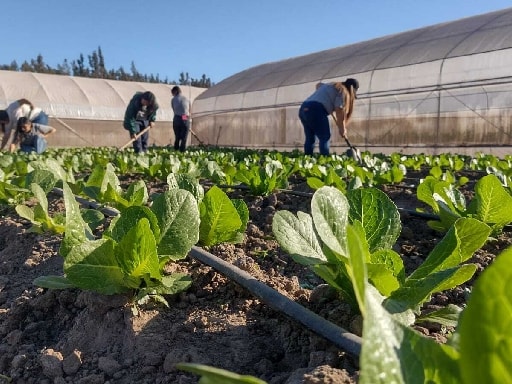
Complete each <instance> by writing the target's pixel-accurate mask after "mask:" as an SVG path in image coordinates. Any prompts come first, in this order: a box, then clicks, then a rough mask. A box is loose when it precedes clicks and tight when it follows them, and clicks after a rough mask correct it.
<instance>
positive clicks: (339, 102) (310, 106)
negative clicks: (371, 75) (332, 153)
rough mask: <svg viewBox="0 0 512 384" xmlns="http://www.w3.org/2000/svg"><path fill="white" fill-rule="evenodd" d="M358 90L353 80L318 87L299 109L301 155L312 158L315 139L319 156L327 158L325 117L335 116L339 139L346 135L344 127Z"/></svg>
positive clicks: (319, 84)
mask: <svg viewBox="0 0 512 384" xmlns="http://www.w3.org/2000/svg"><path fill="white" fill-rule="evenodd" d="M358 88H359V82H358V81H357V80H356V79H351V78H349V79H347V80H345V81H344V82H337V83H326V84H324V83H318V84H317V86H316V90H315V92H314V93H313V94H312V95H311V96H309V97H308V98H307V99H306V100H305V101H304V102H303V103H302V105H301V106H300V109H299V119H300V121H301V122H302V125H303V127H304V135H305V142H304V154H306V155H312V154H313V149H314V147H315V141H316V138H318V143H319V150H320V154H322V155H328V154H329V144H330V140H331V128H330V126H329V115H331V114H335V116H336V119H335V120H336V125H337V126H338V130H339V133H340V135H341V137H346V135H347V125H348V122H349V120H350V117H351V116H352V112H353V110H354V100H355V99H356V98H357V96H356V93H357V90H358Z"/></svg>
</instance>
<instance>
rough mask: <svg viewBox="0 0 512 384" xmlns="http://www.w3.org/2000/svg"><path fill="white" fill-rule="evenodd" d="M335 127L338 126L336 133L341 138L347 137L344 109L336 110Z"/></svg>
mask: <svg viewBox="0 0 512 384" xmlns="http://www.w3.org/2000/svg"><path fill="white" fill-rule="evenodd" d="M335 113H336V119H335V120H336V125H337V126H338V131H339V133H340V135H341V137H346V136H347V119H346V114H345V108H343V107H342V108H336V109H335Z"/></svg>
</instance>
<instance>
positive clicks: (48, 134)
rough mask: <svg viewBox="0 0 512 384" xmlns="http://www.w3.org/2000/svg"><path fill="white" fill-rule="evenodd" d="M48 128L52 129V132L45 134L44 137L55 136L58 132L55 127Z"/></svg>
mask: <svg viewBox="0 0 512 384" xmlns="http://www.w3.org/2000/svg"><path fill="white" fill-rule="evenodd" d="M48 128H50V130H49V131H48V132H46V133H43V137H48V136H50V135H53V134H54V133H55V132H56V131H57V128H54V127H48Z"/></svg>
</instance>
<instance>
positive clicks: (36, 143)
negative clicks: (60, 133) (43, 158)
mask: <svg viewBox="0 0 512 384" xmlns="http://www.w3.org/2000/svg"><path fill="white" fill-rule="evenodd" d="M55 131H56V129H55V128H53V127H50V126H48V125H43V124H39V123H33V122H32V121H30V119H29V118H28V117H20V118H19V119H18V124H17V127H16V132H15V133H14V138H13V140H12V143H11V146H10V150H11V152H14V151H15V150H16V146H17V145H19V146H20V150H21V151H22V152H26V153H30V152H36V153H42V152H44V151H45V150H46V147H47V146H48V143H47V142H46V139H45V138H46V137H48V136H49V135H51V134H52V133H54V132H55Z"/></svg>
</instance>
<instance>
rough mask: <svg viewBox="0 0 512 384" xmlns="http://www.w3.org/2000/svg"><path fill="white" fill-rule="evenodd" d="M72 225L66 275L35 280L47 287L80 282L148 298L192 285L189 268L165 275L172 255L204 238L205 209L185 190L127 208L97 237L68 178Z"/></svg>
mask: <svg viewBox="0 0 512 384" xmlns="http://www.w3.org/2000/svg"><path fill="white" fill-rule="evenodd" d="M63 190H64V201H65V204H66V225H65V234H64V239H63V240H62V243H61V247H60V249H59V253H60V254H61V256H62V257H63V258H64V276H43V277H39V278H37V279H36V280H35V281H34V283H35V284H36V285H39V286H41V287H46V288H69V287H77V288H80V289H85V290H92V291H96V292H98V293H102V294H107V295H110V294H118V293H130V292H132V294H133V295H134V297H137V298H139V299H140V300H143V299H144V298H145V297H146V296H148V295H149V296H151V297H153V298H155V299H157V300H159V301H161V302H165V300H164V299H163V297H162V296H161V295H162V294H171V293H176V292H179V291H181V290H184V289H186V288H187V287H188V286H189V285H190V283H191V280H190V278H189V277H188V276H185V275H183V274H172V275H164V274H163V267H164V265H165V264H166V263H167V262H168V261H169V260H179V259H183V258H185V257H186V255H187V254H188V252H189V251H190V249H191V248H192V246H193V245H194V244H195V243H196V242H197V240H198V232H199V211H198V208H197V202H196V201H195V199H194V197H193V196H192V195H191V194H190V193H189V192H187V191H185V190H171V191H167V192H165V193H163V194H161V195H158V196H157V197H156V198H155V199H154V200H153V204H152V206H151V209H150V208H147V207H143V206H132V207H129V208H127V209H126V210H124V211H122V212H121V213H120V215H118V216H117V217H116V218H115V219H114V220H112V222H111V224H110V226H109V228H108V229H107V230H106V231H105V232H104V233H103V235H102V237H101V238H100V239H94V237H93V235H92V233H91V231H90V228H89V226H88V225H87V224H86V223H85V221H84V220H83V219H82V217H81V216H80V212H79V207H78V203H77V202H76V201H75V199H74V196H73V194H72V192H71V189H70V188H69V186H67V184H66V183H64V188H63Z"/></svg>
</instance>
